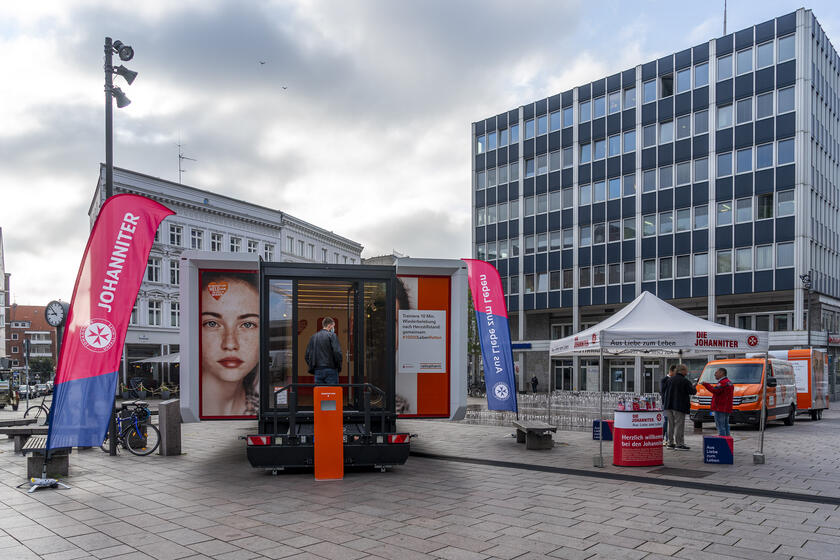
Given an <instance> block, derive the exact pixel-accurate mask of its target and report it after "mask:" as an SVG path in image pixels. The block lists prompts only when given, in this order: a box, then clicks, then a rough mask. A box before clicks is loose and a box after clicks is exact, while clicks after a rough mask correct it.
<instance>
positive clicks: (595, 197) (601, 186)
mask: <svg viewBox="0 0 840 560" xmlns="http://www.w3.org/2000/svg"><path fill="white" fill-rule="evenodd" d="M606 199H607V183H606V182H605V181H598V182H596V183H593V185H592V201H593V202H604V201H605V200H606Z"/></svg>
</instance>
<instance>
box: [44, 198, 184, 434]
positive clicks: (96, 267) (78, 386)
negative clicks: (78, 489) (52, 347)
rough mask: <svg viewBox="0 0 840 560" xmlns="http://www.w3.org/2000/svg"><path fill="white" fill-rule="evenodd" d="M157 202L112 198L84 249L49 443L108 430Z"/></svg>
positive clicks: (157, 217)
mask: <svg viewBox="0 0 840 560" xmlns="http://www.w3.org/2000/svg"><path fill="white" fill-rule="evenodd" d="M171 214H174V212H172V211H171V210H169V209H168V208H166V207H165V206H163V205H162V204H158V203H157V202H155V201H154V200H151V199H148V198H145V197H142V196H137V195H133V194H120V195H116V196H112V197H111V198H109V199H108V200H106V201H105V203H104V204H103V205H102V209H101V210H100V211H99V216H98V217H97V219H96V222H95V223H94V225H93V229H92V230H91V232H90V237H89V238H88V243H87V247H86V248H85V253H84V256H83V257H82V264H81V266H80V267H79V274H78V276H77V277H76V286H75V288H74V289H73V299H72V300H71V302H70V312H69V313H68V315H67V321H66V323H65V325H66V326H65V330H64V339H63V342H62V345H61V349H60V352H59V358H58V368H56V376H55V387H54V394H53V403H52V412H51V414H50V428H49V434H48V435H47V449H56V448H61V447H87V446H99V445H101V444H102V441H103V440H104V439H105V433H106V431H107V430H108V423H109V421H110V416H111V409H112V407H113V404H114V394H115V393H116V387H117V378H118V371H119V366H120V357H121V356H122V349H123V342H124V341H125V332H126V329H127V328H128V321H129V319H130V317H131V310H132V308H133V307H134V300H135V299H136V298H137V292H138V290H139V289H140V283H141V282H142V281H143V274H144V273H145V270H146V262H147V260H148V258H149V250H150V249H151V248H152V243H154V239H155V231H157V228H158V225H160V222H161V221H162V220H163V219H164V218H166V217H167V216H169V215H171Z"/></svg>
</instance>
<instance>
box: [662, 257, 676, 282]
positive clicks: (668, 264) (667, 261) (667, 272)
mask: <svg viewBox="0 0 840 560" xmlns="http://www.w3.org/2000/svg"><path fill="white" fill-rule="evenodd" d="M673 267H674V261H673V259H671V257H664V258H661V259H659V279H660V280H669V279H670V278H671V277H672V276H673V275H674V269H673Z"/></svg>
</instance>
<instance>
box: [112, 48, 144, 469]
mask: <svg viewBox="0 0 840 560" xmlns="http://www.w3.org/2000/svg"><path fill="white" fill-rule="evenodd" d="M114 53H116V54H117V56H119V57H120V60H122V61H123V62H128V61H129V60H131V59H132V58H134V49H133V48H131V47H130V46H128V45H126V44H124V43H123V42H122V41H113V42H112V41H111V38H110V37H105V200H108V199H109V198H111V196H113V194H114V130H113V128H114V122H113V121H114V115H113V112H114V107H113V103H114V99H116V100H117V107H119V108H120V109H122V108H123V107H125V106H127V105H128V104H129V103H131V100H130V99H129V98H128V97H126V95H125V94H124V93H123V91H122V90H121V89H120V88H118V87H116V86H115V85H114V74H117V75H118V76H122V77H123V79H124V80H125V81H126V83H128V85H131V84H132V83H133V82H134V79H135V78H136V77H137V72H135V71H134V70H129V69H128V68H126V67H125V66H123V65H122V64H121V65H119V66H117V67H116V68H114ZM116 404H117V398H116V395H114V404H113V406H112V409H111V423H110V426H109V427H108V433H109V434H110V437H109V440H110V441H109V443H108V452H109V454H110V455H116V454H117V438H116V433H117V425H116Z"/></svg>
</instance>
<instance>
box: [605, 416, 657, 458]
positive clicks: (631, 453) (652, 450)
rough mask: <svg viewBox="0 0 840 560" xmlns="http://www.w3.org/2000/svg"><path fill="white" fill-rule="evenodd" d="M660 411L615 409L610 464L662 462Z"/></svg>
mask: <svg viewBox="0 0 840 560" xmlns="http://www.w3.org/2000/svg"><path fill="white" fill-rule="evenodd" d="M663 419H664V414H663V412H662V411H661V410H627V411H624V410H616V411H615V425H614V426H613V465H616V466H619V467H650V466H656V465H661V464H662V421H663Z"/></svg>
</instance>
